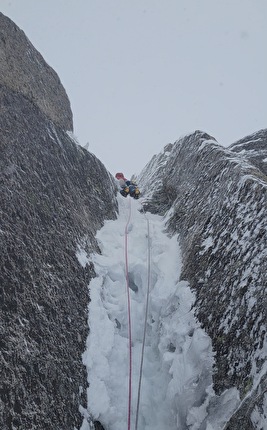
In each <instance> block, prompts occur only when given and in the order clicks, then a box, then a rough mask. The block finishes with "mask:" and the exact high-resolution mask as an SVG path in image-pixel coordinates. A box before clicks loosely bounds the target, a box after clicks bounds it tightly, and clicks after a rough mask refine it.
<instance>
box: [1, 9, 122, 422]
mask: <svg viewBox="0 0 267 430" xmlns="http://www.w3.org/2000/svg"><path fill="white" fill-rule="evenodd" d="M0 24H1V25H0V34H1V37H0V55H1V64H0V69H1V73H0V100H1V115H0V148H1V149H0V152H1V157H0V180H1V195H0V202H1V205H0V211H1V217H0V219H1V221H0V223H1V224H0V249H1V253H0V303H1V306H0V347H1V348H0V368H1V382H0V428H1V430H9V429H21V430H24V429H25V430H26V429H32V430H41V429H74V428H78V427H79V424H80V423H81V415H80V413H79V405H80V403H83V404H84V397H85V391H86V386H87V383H86V374H85V368H84V366H83V364H82V353H83V351H84V344H85V339H86V336H87V331H88V328H87V307H88V301H89V298H88V289H87V285H88V283H89V281H90V279H91V278H92V276H94V269H93V265H92V263H90V261H88V259H86V256H87V254H88V253H89V252H91V251H92V250H96V249H97V242H96V239H95V233H96V231H97V229H98V228H100V227H101V226H102V225H103V222H104V219H107V218H114V217H115V214H116V205H117V202H116V200H115V186H114V183H113V180H112V179H111V176H110V174H109V173H108V172H107V170H106V169H105V167H104V166H103V165H102V163H101V162H100V161H99V160H97V158H96V157H95V156H94V155H92V154H90V153H89V152H88V151H86V150H85V149H82V148H81V147H80V146H78V145H77V144H76V143H75V142H74V140H73V139H72V138H71V137H70V136H69V134H67V133H66V131H65V130H66V129H67V128H69V127H70V126H71V119H70V110H69V101H68V99H67V97H66V96H64V94H65V91H64V89H63V87H62V86H61V85H60V82H59V79H58V77H57V76H56V75H55V72H52V71H51V69H50V68H49V67H48V66H47V65H45V63H44V61H43V60H42V59H40V55H39V54H38V53H37V52H36V51H35V50H34V48H33V47H32V46H31V45H30V43H29V42H28V40H27V39H26V38H25V36H24V34H23V32H21V31H20V30H19V29H18V28H17V27H16V26H15V25H14V24H13V23H12V22H10V20H9V19H8V18H5V17H4V16H3V15H1V14H0ZM11 47H13V48H14V50H13V52H11V51H12V50H11ZM13 48H12V49H13ZM26 48H27V49H26ZM25 49H26V51H25ZM18 52H20V54H21V56H22V57H23V60H22V59H21V58H20V56H18ZM26 54H27V55H26ZM12 55H13V56H12ZM25 55H26V58H25ZM10 56H11V57H10ZM5 58H6V59H7V64H4V65H3V63H2V61H3V59H5ZM40 62H41V64H39V63H40ZM38 64H39V66H40V68H39V66H38ZM7 66H8V67H7ZM11 66H12V67H13V68H12V67H11ZM9 70H12V73H11V75H9V76H6V74H5V73H8V71H9ZM26 81H27V82H26ZM38 82H39V83H40V82H41V84H40V85H41V86H42V88H41V87H39V84H37V83H38ZM24 84H25V85H24ZM34 84H36V85H37V86H35V85H34ZM30 88H31V90H30ZM31 91H32V92H31ZM54 91H55V98H53V97H52V98H50V95H51V93H53V92H54ZM42 95H43V97H44V98H43V102H44V105H45V106H46V107H47V109H48V110H46V109H45V108H44V106H42V105H41V104H42V103H41V104H40V103H39V102H40V100H41V98H42Z"/></svg>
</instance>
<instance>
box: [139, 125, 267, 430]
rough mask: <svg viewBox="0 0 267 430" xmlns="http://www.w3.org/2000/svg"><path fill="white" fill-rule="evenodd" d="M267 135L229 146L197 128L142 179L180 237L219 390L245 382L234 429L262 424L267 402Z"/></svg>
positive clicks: (153, 205)
mask: <svg viewBox="0 0 267 430" xmlns="http://www.w3.org/2000/svg"><path fill="white" fill-rule="evenodd" d="M266 135H267V130H262V131H260V132H259V133H258V134H255V135H253V142H251V140H252V139H251V137H248V138H245V139H243V140H242V141H239V142H238V143H236V144H234V145H233V146H232V147H230V148H229V149H226V148H223V147H221V146H220V145H218V143H217V142H216V141H215V139H214V138H212V137H211V136H209V135H207V134H206V133H203V132H200V131H196V132H195V133H193V134H191V135H188V136H186V137H184V138H183V139H181V140H179V141H177V142H175V143H174V144H173V145H168V146H167V147H165V149H164V151H163V152H162V153H161V154H159V155H157V156H154V157H153V159H152V160H151V162H150V163H149V164H148V165H147V166H146V167H145V168H144V170H143V171H142V173H141V175H140V177H139V182H140V185H141V186H142V187H143V191H144V192H145V193H146V195H147V203H146V209H147V210H149V211H151V212H154V213H159V214H162V215H166V228H167V230H168V232H169V233H170V234H174V233H178V234H179V241H180V245H181V249H182V256H183V271H182V275H181V277H182V279H185V280H187V281H188V282H189V284H190V286H191V288H192V289H193V291H194V292H195V297H196V302H195V314H196V316H197V318H198V319H199V321H200V322H201V323H202V325H203V327H204V328H205V330H206V331H207V333H208V334H209V335H210V337H211V339H212V342H213V349H214V353H215V368H214V388H215V391H216V393H217V394H221V393H222V392H223V391H224V390H226V389H227V388H230V387H237V388H238V390H239V393H240V397H241V399H242V400H243V402H242V403H241V404H240V407H239V409H238V410H237V411H236V414H235V415H234V416H233V417H232V418H231V420H230V421H229V423H228V427H227V429H231V430H234V429H236V430H237V429H240V428H242V429H244V430H248V429H255V428H260V427H257V422H260V420H261V419H263V403H264V401H266V390H267V380H266V350H267V339H266V323H267V315H266V312H267V291H266V289H267V228H266V227H267V216H266V213H267V177H266V174H265V173H266V161H267V159H266ZM241 151H242V152H241ZM265 418H266V417H265Z"/></svg>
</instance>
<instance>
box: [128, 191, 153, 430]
mask: <svg viewBox="0 0 267 430" xmlns="http://www.w3.org/2000/svg"><path fill="white" fill-rule="evenodd" d="M144 216H145V218H146V222H147V294H146V306H145V318H144V330H143V341H142V350H141V360H140V370H139V382H138V395H137V406H136V417H135V430H137V429H138V418H139V406H140V397H141V384H142V373H143V362H144V350H145V340H146V327H147V317H148V307H149V293H150V279H151V240H150V226H149V220H148V218H147V216H146V214H145V213H144ZM130 220H131V200H130V199H129V215H128V219H127V222H126V226H125V233H124V244H125V247H124V248H125V278H126V289H127V308H128V336H129V378H128V430H131V407H132V323H131V300H130V282H129V266H128V229H129V224H130Z"/></svg>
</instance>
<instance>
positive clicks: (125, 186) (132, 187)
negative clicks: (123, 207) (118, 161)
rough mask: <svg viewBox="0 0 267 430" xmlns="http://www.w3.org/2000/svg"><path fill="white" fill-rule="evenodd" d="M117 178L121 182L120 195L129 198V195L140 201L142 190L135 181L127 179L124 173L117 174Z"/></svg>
mask: <svg viewBox="0 0 267 430" xmlns="http://www.w3.org/2000/svg"><path fill="white" fill-rule="evenodd" d="M115 178H116V179H118V181H119V186H120V187H121V189H120V193H121V195H122V196H123V197H127V196H128V194H129V195H130V196H131V197H133V198H134V199H139V197H140V190H139V188H138V187H137V185H136V183H135V182H134V181H133V180H131V181H129V180H128V179H126V178H125V177H124V174H123V173H116V175H115Z"/></svg>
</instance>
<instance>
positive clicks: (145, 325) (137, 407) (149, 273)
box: [135, 213, 151, 430]
mask: <svg viewBox="0 0 267 430" xmlns="http://www.w3.org/2000/svg"><path fill="white" fill-rule="evenodd" d="M144 216H145V218H146V222H147V293H146V309H145V318H144V331H143V342H142V352H141V362H140V370H139V383H138V395H137V406H136V418H135V430H137V428H138V418H139V405H140V396H141V383H142V375H143V362H144V351H145V341H146V328H147V316H148V305H149V293H150V279H151V241H150V228H149V220H148V218H147V216H146V214H145V213H144Z"/></svg>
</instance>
